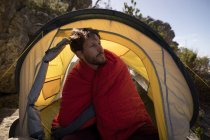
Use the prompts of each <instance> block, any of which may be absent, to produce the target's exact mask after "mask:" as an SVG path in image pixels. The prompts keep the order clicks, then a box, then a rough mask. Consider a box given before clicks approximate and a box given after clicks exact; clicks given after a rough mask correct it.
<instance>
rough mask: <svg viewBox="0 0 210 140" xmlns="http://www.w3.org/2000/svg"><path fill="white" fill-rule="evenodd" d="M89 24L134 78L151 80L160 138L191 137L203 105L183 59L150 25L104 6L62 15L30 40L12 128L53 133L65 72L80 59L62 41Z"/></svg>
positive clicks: (22, 60) (150, 94) (18, 68)
mask: <svg viewBox="0 0 210 140" xmlns="http://www.w3.org/2000/svg"><path fill="white" fill-rule="evenodd" d="M84 27H88V28H89V27H90V28H94V29H97V30H98V31H99V34H100V36H101V42H102V46H103V47H104V48H105V49H108V50H110V51H112V52H114V53H115V54H117V55H118V56H120V57H121V59H122V60H123V61H124V62H125V63H126V64H127V65H128V66H129V68H130V69H131V71H133V72H134V74H133V75H134V79H136V81H137V82H138V83H139V84H142V83H144V84H142V85H146V86H144V89H146V91H147V96H148V97H149V98H150V99H151V100H152V102H153V104H154V113H155V119H156V123H157V124H156V125H157V128H158V133H159V137H160V139H162V140H167V139H170V140H173V139H186V137H187V136H188V135H189V131H190V127H192V126H193V124H194V123H195V121H196V119H197V115H198V107H199V105H198V97H197V95H196V92H195V90H194V86H193V84H192V81H191V79H190V77H189V75H188V73H187V72H186V70H185V68H184V66H183V64H182V63H181V61H180V60H179V59H178V57H177V56H176V55H175V54H174V52H173V51H172V50H171V48H170V47H169V45H168V44H167V43H166V42H165V41H164V40H163V39H162V38H161V37H160V36H159V35H158V34H157V33H155V32H154V31H153V30H152V29H151V28H149V27H148V26H147V25H146V24H144V23H142V22H141V21H140V20H138V19H136V18H134V17H132V16H129V15H126V14H124V13H121V12H117V11H113V10H105V9H84V10H79V11H73V12H70V13H67V14H64V15H62V16H59V17H57V18H55V19H53V20H52V21H50V22H49V23H47V24H46V25H44V26H43V27H42V28H41V29H40V30H39V31H38V32H37V33H36V35H35V36H34V38H33V39H32V40H31V41H30V42H29V43H28V45H27V46H26V48H25V50H24V52H23V54H22V56H21V57H20V59H19V60H18V62H17V66H16V82H17V83H16V84H17V87H18V91H19V115H20V116H19V120H18V123H17V122H16V126H15V129H13V130H12V131H15V133H16V135H18V136H19V137H28V136H31V135H34V134H36V133H38V132H44V133H50V124H51V121H52V117H50V115H51V116H52V115H54V114H56V111H57V110H58V108H59V98H60V97H61V96H60V93H61V91H62V86H63V83H64V82H65V77H66V73H68V71H69V70H70V69H71V67H72V65H73V64H74V63H75V61H76V57H75V56H74V54H73V53H72V52H71V50H70V47H69V45H67V44H65V43H63V41H62V40H63V39H65V38H67V37H68V36H69V35H70V33H71V31H72V29H73V28H84ZM62 43H63V44H62ZM145 83H146V84H145ZM11 133H12V132H11Z"/></svg>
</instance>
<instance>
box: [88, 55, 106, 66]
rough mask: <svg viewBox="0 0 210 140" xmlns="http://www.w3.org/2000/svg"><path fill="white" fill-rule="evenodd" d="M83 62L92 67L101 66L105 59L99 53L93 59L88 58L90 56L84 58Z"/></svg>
mask: <svg viewBox="0 0 210 140" xmlns="http://www.w3.org/2000/svg"><path fill="white" fill-rule="evenodd" d="M84 57H85V60H86V61H87V62H88V63H90V64H92V65H103V64H105V63H106V57H105V56H104V53H99V54H98V55H97V56H95V57H90V56H86V55H85V56H84Z"/></svg>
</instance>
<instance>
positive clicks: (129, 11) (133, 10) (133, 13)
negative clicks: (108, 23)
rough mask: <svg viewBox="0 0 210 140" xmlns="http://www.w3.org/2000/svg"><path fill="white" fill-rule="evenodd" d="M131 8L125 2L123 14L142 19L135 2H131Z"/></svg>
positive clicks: (132, 0)
mask: <svg viewBox="0 0 210 140" xmlns="http://www.w3.org/2000/svg"><path fill="white" fill-rule="evenodd" d="M131 4H132V5H131V6H129V5H128V4H127V3H126V2H125V3H124V8H123V12H124V13H126V14H128V15H131V16H135V17H136V18H138V19H141V18H142V14H141V13H140V10H139V9H138V8H136V4H137V3H136V1H134V0H131Z"/></svg>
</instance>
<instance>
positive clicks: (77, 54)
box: [75, 51, 84, 60]
mask: <svg viewBox="0 0 210 140" xmlns="http://www.w3.org/2000/svg"><path fill="white" fill-rule="evenodd" d="M75 54H76V56H77V57H78V58H79V59H81V60H83V59H84V56H83V53H82V51H76V52H75Z"/></svg>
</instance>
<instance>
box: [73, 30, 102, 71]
mask: <svg viewBox="0 0 210 140" xmlns="http://www.w3.org/2000/svg"><path fill="white" fill-rule="evenodd" d="M70 40H71V44H70V46H71V50H72V51H73V52H74V53H75V54H76V55H77V56H78V57H79V58H80V59H81V60H83V61H84V62H85V63H87V64H88V65H89V66H91V67H92V68H94V69H97V67H98V66H99V65H102V64H104V63H105V62H106V58H105V55H104V49H103V48H102V46H101V42H100V36H99V34H98V32H97V31H96V30H93V29H90V28H82V29H74V30H73V32H72V34H71V36H70Z"/></svg>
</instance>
